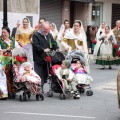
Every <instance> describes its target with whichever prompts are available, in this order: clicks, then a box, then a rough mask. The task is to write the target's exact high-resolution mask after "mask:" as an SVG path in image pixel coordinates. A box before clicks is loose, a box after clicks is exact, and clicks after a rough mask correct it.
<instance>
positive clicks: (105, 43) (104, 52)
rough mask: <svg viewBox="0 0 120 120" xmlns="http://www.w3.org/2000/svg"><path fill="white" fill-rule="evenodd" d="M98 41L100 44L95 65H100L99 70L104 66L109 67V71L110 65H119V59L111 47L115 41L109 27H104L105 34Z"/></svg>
mask: <svg viewBox="0 0 120 120" xmlns="http://www.w3.org/2000/svg"><path fill="white" fill-rule="evenodd" d="M98 39H99V40H100V41H101V44H100V47H99V49H98V53H97V58H96V64H99V65H102V68H101V69H104V68H105V65H109V69H111V65H114V64H119V62H120V59H119V58H118V57H117V52H116V50H115V49H114V47H113V46H114V44H116V43H117V41H116V39H115V36H114V34H113V32H112V31H111V29H110V27H109V26H106V27H105V32H103V33H102V34H101V35H100V37H99V38H98Z"/></svg>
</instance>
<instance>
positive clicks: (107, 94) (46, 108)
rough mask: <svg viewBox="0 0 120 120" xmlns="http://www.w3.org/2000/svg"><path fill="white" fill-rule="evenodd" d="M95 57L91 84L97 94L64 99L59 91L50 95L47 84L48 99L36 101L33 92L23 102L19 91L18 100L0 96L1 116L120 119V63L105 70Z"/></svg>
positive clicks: (15, 119) (11, 119)
mask: <svg viewBox="0 0 120 120" xmlns="http://www.w3.org/2000/svg"><path fill="white" fill-rule="evenodd" d="M94 63H95V61H93V60H91V63H90V68H91V73H90V75H91V76H92V77H93V78H94V82H93V83H92V85H91V87H92V90H93V92H94V94H93V96H87V95H86V94H81V98H80V99H79V100H75V99H73V98H70V97H69V98H67V99H66V100H60V99H59V98H58V96H59V94H55V93H54V94H53V97H52V98H50V97H47V95H46V93H47V91H48V84H45V99H44V101H36V99H35V96H32V97H31V99H29V100H28V101H27V102H19V94H21V93H18V94H17V96H16V99H14V100H4V101H3V100H0V120H120V110H119V109H118V103H117V92H116V76H117V70H118V68H119V67H120V66H112V69H111V70H109V69H108V67H106V69H105V70H101V69H100V67H101V66H99V65H95V64H94Z"/></svg>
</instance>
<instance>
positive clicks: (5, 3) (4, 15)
mask: <svg viewBox="0 0 120 120" xmlns="http://www.w3.org/2000/svg"><path fill="white" fill-rule="evenodd" d="M3 27H8V22H7V0H3Z"/></svg>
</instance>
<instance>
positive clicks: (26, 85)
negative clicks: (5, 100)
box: [11, 48, 44, 102]
mask: <svg viewBox="0 0 120 120" xmlns="http://www.w3.org/2000/svg"><path fill="white" fill-rule="evenodd" d="M16 50H18V48H17V49H15V50H13V53H14V52H15V51H16ZM23 51H24V50H23ZM14 55H16V52H15V54H12V56H13V57H15V59H16V60H13V61H12V64H11V71H12V75H13V76H12V79H11V86H12V87H11V89H12V90H11V91H12V92H11V98H13V99H15V97H16V93H18V92H22V95H21V94H20V96H19V99H20V101H21V102H22V101H27V100H28V99H29V98H30V97H31V95H35V96H36V100H37V101H39V100H44V96H43V94H42V89H41V85H40V84H36V83H34V82H30V81H29V80H27V79H25V80H24V81H22V82H20V81H19V82H18V81H17V79H18V77H19V76H20V74H19V70H20V66H21V62H25V61H26V60H27V59H25V58H26V55H25V54H20V55H21V56H19V54H17V56H14ZM18 63H19V64H18Z"/></svg>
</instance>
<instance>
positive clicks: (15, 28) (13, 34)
mask: <svg viewBox="0 0 120 120" xmlns="http://www.w3.org/2000/svg"><path fill="white" fill-rule="evenodd" d="M16 26H17V27H14V28H13V29H12V34H11V36H12V37H14V38H15V34H16V30H17V28H18V27H19V26H20V21H19V20H18V21H17V24H16Z"/></svg>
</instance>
